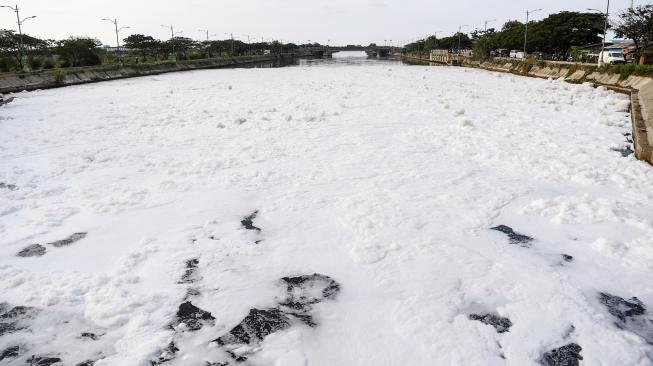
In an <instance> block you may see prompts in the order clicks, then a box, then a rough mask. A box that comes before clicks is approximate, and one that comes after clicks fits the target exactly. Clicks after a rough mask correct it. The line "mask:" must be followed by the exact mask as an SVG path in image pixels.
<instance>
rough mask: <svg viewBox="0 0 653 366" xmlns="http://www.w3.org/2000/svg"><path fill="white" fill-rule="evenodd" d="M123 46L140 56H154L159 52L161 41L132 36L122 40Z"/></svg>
mask: <svg viewBox="0 0 653 366" xmlns="http://www.w3.org/2000/svg"><path fill="white" fill-rule="evenodd" d="M123 42H124V46H125V47H127V48H129V49H132V50H137V51H138V52H139V53H140V54H141V55H142V56H156V55H158V53H159V52H160V50H161V48H162V47H161V41H159V40H158V39H154V38H152V37H150V36H145V35H142V34H132V35H131V36H129V37H127V38H125V39H124V40H123Z"/></svg>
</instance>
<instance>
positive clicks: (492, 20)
mask: <svg viewBox="0 0 653 366" xmlns="http://www.w3.org/2000/svg"><path fill="white" fill-rule="evenodd" d="M496 21H497V20H496V19H490V20H486V21H485V33H487V24H488V23H492V22H496Z"/></svg>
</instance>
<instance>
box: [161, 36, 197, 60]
mask: <svg viewBox="0 0 653 366" xmlns="http://www.w3.org/2000/svg"><path fill="white" fill-rule="evenodd" d="M163 46H164V49H165V50H166V51H168V52H170V53H178V52H181V53H183V54H184V59H186V58H188V51H190V50H192V49H194V48H195V47H196V46H197V43H196V42H195V41H193V40H192V39H190V38H187V37H174V38H170V39H169V40H167V41H165V42H164V43H163Z"/></svg>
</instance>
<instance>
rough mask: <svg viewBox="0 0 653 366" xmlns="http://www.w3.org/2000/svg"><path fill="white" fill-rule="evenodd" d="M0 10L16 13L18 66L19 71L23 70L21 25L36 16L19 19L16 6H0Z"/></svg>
mask: <svg viewBox="0 0 653 366" xmlns="http://www.w3.org/2000/svg"><path fill="white" fill-rule="evenodd" d="M0 8H9V9H11V10H13V11H14V12H15V13H16V24H18V39H19V43H18V56H19V58H20V60H19V62H18V63H19V64H20V69H21V70H23V67H24V65H23V23H25V21H27V20H29V19H34V18H36V15H32V16H29V17H27V18H23V19H20V12H19V11H20V10H19V9H18V5H16V6H15V7H14V6H9V5H0Z"/></svg>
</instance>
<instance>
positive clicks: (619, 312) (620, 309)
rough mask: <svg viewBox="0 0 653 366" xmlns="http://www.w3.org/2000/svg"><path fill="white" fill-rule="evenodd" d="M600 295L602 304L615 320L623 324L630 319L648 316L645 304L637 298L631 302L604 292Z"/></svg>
mask: <svg viewBox="0 0 653 366" xmlns="http://www.w3.org/2000/svg"><path fill="white" fill-rule="evenodd" d="M599 295H600V301H601V303H602V304H603V305H605V307H606V308H608V312H609V313H610V314H611V315H612V316H614V317H615V318H617V319H619V320H620V321H621V323H626V320H627V319H628V318H632V317H635V316H638V315H644V314H646V307H644V304H643V303H642V302H641V301H639V299H638V298H636V297H633V298H632V299H630V300H625V299H622V298H621V297H619V296H614V295H610V294H607V293H604V292H601V293H600V294H599Z"/></svg>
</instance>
